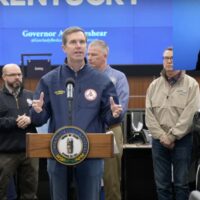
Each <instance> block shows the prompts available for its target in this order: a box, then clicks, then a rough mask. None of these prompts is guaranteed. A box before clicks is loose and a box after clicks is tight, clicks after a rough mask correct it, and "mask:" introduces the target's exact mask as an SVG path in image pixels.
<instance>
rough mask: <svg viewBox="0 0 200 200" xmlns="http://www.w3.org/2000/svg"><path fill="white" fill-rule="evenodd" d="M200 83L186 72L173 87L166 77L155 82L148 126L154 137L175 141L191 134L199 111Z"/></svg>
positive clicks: (149, 96) (148, 102) (149, 93)
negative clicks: (165, 136) (193, 121)
mask: <svg viewBox="0 0 200 200" xmlns="http://www.w3.org/2000/svg"><path fill="white" fill-rule="evenodd" d="M199 105H200V93H199V85H198V83H197V81H196V80H195V79H194V78H192V77H190V76H188V75H186V74H185V73H184V72H182V74H181V77H180V79H179V80H178V81H177V82H176V83H175V84H174V85H173V86H172V87H171V86H170V84H169V83H168V82H167V80H166V79H165V77H164V76H163V75H161V77H159V78H157V79H156V80H154V81H153V82H152V83H151V84H150V86H149V88H148V90H147V95H146V113H145V114H146V115H145V120H146V125H147V127H148V129H149V130H150V132H151V134H152V136H153V138H155V139H159V138H160V137H161V136H162V135H164V134H167V135H168V137H169V138H170V140H171V141H172V142H173V141H175V140H176V139H181V138H182V137H183V136H185V135H186V134H187V133H189V132H190V130H191V126H192V120H193V116H194V113H195V112H196V111H197V110H198V109H199V107H200V106H199Z"/></svg>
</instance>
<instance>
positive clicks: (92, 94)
mask: <svg viewBox="0 0 200 200" xmlns="http://www.w3.org/2000/svg"><path fill="white" fill-rule="evenodd" d="M84 95H85V98H86V99H87V100H88V101H94V100H95V99H96V98H97V92H96V91H95V90H93V89H87V90H86V91H85V94H84Z"/></svg>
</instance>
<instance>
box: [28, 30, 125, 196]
mask: <svg viewBox="0 0 200 200" xmlns="http://www.w3.org/2000/svg"><path fill="white" fill-rule="evenodd" d="M86 43H87V38H86V35H85V33H84V30H82V29H81V28H79V27H70V28H68V29H66V30H65V31H64V32H63V35H62V48H63V51H64V53H65V54H66V55H67V58H66V59H65V63H64V64H63V65H62V66H60V67H58V68H56V69H55V70H53V71H51V72H49V73H48V74H46V75H45V76H43V77H42V78H41V80H40V82H39V84H38V86H37V89H36V93H35V99H36V100H33V104H32V106H33V109H32V120H33V121H34V122H35V123H37V125H42V124H44V123H45V122H46V121H47V120H48V119H50V121H49V132H50V133H54V132H55V131H56V130H58V129H59V128H61V127H63V126H67V125H73V126H77V127H79V128H81V129H82V130H84V131H85V132H88V133H104V132H105V125H106V126H110V125H112V124H116V123H119V122H121V119H122V115H121V112H122V107H121V105H118V104H116V103H118V98H117V94H116V91H115V87H114V85H113V83H112V82H111V81H110V80H109V78H108V77H107V76H105V75H103V74H101V73H100V72H98V71H97V70H95V69H93V68H92V67H90V66H89V65H88V64H87V63H86V60H85V54H86V46H87V45H86ZM69 79H70V80H73V81H71V83H72V82H73V84H72V85H73V87H74V88H73V93H72V95H73V101H72V104H69V102H67V96H68V95H69V93H71V90H68V80H69ZM97 80H98V81H97ZM71 83H70V84H71ZM66 88H67V89H66ZM66 93H67V94H66ZM70 95H71V94H70ZM115 102H116V103H115ZM47 170H48V173H49V178H50V188H51V198H52V199H53V200H70V199H69V198H68V191H67V187H68V186H67V185H68V184H67V183H68V182H67V178H68V172H69V167H67V166H64V165H62V164H60V163H59V162H57V161H56V160H54V159H48V164H47ZM74 170H75V179H76V185H77V196H78V199H79V200H99V196H100V188H101V178H102V175H103V159H86V160H85V161H83V162H82V163H80V164H78V165H76V166H75V167H74Z"/></svg>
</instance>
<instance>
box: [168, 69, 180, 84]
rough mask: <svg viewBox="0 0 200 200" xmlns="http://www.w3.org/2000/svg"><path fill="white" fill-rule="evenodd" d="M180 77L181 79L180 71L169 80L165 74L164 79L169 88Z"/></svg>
mask: <svg viewBox="0 0 200 200" xmlns="http://www.w3.org/2000/svg"><path fill="white" fill-rule="evenodd" d="M180 77H181V71H180V72H179V73H178V74H176V75H175V76H173V77H171V78H169V77H167V75H166V73H165V78H166V80H167V82H168V83H169V84H170V85H171V86H173V85H174V84H175V83H176V82H177V81H178V80H179V79H180Z"/></svg>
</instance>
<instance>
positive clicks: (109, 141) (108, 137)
mask: <svg viewBox="0 0 200 200" xmlns="http://www.w3.org/2000/svg"><path fill="white" fill-rule="evenodd" d="M52 136H53V134H51V133H47V134H46V133H27V134H26V156H27V157H30V158H51V157H52V154H51V151H50V142H51V138H52ZM87 136H88V139H89V144H90V148H89V153H88V156H87V157H88V158H111V157H113V149H114V148H113V134H105V133H104V134H102V133H88V134H87Z"/></svg>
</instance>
